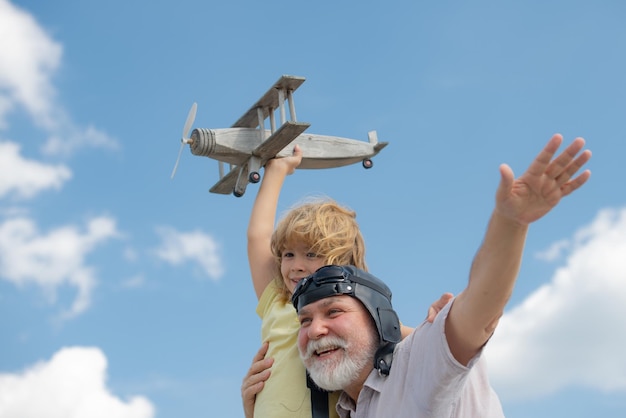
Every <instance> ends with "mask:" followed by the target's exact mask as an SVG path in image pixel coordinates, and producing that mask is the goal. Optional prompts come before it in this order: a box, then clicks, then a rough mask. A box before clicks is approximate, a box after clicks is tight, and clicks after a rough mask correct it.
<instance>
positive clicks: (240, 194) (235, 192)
mask: <svg viewBox="0 0 626 418" xmlns="http://www.w3.org/2000/svg"><path fill="white" fill-rule="evenodd" d="M233 194H234V195H235V197H241V196H243V193H239V192H238V191H237V190H233Z"/></svg>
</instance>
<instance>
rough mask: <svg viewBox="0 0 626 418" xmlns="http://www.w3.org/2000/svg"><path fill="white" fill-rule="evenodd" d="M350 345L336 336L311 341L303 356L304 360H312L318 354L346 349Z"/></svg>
mask: <svg viewBox="0 0 626 418" xmlns="http://www.w3.org/2000/svg"><path fill="white" fill-rule="evenodd" d="M347 346H348V343H347V342H346V341H345V340H344V339H343V338H339V337H335V336H328V337H323V338H320V339H319V340H310V341H309V342H308V343H307V345H306V352H305V353H303V354H302V358H303V359H304V360H307V359H310V358H311V357H313V356H314V355H315V354H316V353H319V352H323V351H327V350H334V349H337V348H341V349H345V348H346V347H347Z"/></svg>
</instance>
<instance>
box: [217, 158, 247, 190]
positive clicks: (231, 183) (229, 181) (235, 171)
mask: <svg viewBox="0 0 626 418" xmlns="http://www.w3.org/2000/svg"><path fill="white" fill-rule="evenodd" d="M244 164H245V165H247V164H248V162H247V161H246V162H245V163H244ZM239 168H240V166H237V167H233V168H232V169H231V170H230V171H229V172H228V173H226V175H225V176H224V177H222V178H221V179H219V181H218V182H217V183H215V184H214V185H213V187H211V188H210V189H209V191H210V192H211V193H219V194H231V193H232V192H233V189H234V188H235V184H237V178H238V177H239V171H240V170H239ZM246 171H247V170H246ZM245 174H246V175H247V173H245Z"/></svg>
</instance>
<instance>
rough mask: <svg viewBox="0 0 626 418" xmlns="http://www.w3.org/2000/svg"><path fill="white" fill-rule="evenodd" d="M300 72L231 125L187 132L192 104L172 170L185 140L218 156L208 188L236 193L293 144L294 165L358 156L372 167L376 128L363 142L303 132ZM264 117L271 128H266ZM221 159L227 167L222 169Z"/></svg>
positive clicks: (344, 161) (343, 161) (378, 145)
mask: <svg viewBox="0 0 626 418" xmlns="http://www.w3.org/2000/svg"><path fill="white" fill-rule="evenodd" d="M304 80H305V79H304V77H296V76H291V75H284V76H282V77H280V78H279V79H278V81H277V82H276V83H274V85H273V86H272V87H271V88H270V89H269V90H268V91H267V93H265V94H264V95H263V97H261V98H260V99H259V100H258V101H257V102H256V103H255V104H254V105H253V106H252V107H251V108H250V109H249V110H248V111H247V112H246V113H245V114H244V115H243V116H242V117H241V118H239V120H238V121H237V122H235V123H234V124H233V125H232V126H231V127H230V128H224V129H205V128H196V129H194V130H193V132H192V133H191V137H188V136H187V135H188V133H189V130H190V129H191V125H192V124H193V121H194V119H195V116H196V110H197V105H196V103H194V104H193V106H192V107H191V110H190V111H189V114H188V116H187V121H186V122H185V126H184V128H183V135H182V138H181V140H180V141H181V145H180V150H179V152H178V159H177V160H176V164H175V166H174V170H173V171H172V176H171V177H172V178H174V174H175V173H176V169H177V167H178V162H179V161H180V156H181V153H182V150H183V148H184V146H185V144H189V146H190V149H191V153H192V154H193V155H200V156H205V157H209V158H212V159H214V160H217V161H219V175H220V179H219V180H218V182H217V183H215V185H214V186H213V187H211V189H210V190H209V191H210V192H212V193H220V194H230V193H233V194H234V195H235V196H237V197H240V196H243V194H244V193H245V191H246V186H247V185H248V183H258V182H259V181H260V180H261V176H260V174H259V170H260V169H261V167H263V166H264V165H265V163H266V162H267V161H268V160H270V159H271V158H274V157H276V156H279V157H282V156H287V155H290V154H291V152H292V150H293V147H294V146H295V145H296V144H298V145H299V146H300V149H301V150H302V155H303V158H302V162H301V163H300V166H299V167H298V168H331V167H341V166H345V165H349V164H354V163H357V162H362V164H363V167H365V168H371V167H372V165H373V163H372V160H371V158H372V157H373V156H375V155H376V154H378V153H379V152H380V150H382V149H383V148H384V147H385V146H386V145H387V142H378V138H377V136H376V131H371V132H369V133H368V140H369V141H368V142H365V141H357V140H354V139H348V138H340V137H336V136H326V135H314V134H304V131H305V130H306V129H307V128H308V127H309V126H311V125H310V124H309V123H306V122H298V121H297V120H296V109H295V104H294V101H293V92H294V91H295V90H296V89H297V88H298V87H300V85H301V84H302V83H304ZM285 101H287V102H288V105H289V115H290V119H289V120H287V119H286V109H285ZM276 111H278V112H279V113H280V126H279V127H278V128H276V120H275V112H276ZM268 118H269V122H270V129H269V130H268V129H266V127H265V123H266V119H268ZM224 163H228V164H229V165H230V170H229V171H228V173H227V174H226V175H224V166H223V164H224Z"/></svg>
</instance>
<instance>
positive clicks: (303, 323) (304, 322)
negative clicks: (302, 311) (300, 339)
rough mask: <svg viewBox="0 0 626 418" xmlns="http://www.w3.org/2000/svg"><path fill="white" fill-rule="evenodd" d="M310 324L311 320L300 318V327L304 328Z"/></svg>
mask: <svg viewBox="0 0 626 418" xmlns="http://www.w3.org/2000/svg"><path fill="white" fill-rule="evenodd" d="M310 323H311V319H310V318H300V326H301V327H304V326H306V325H308V324H310Z"/></svg>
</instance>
